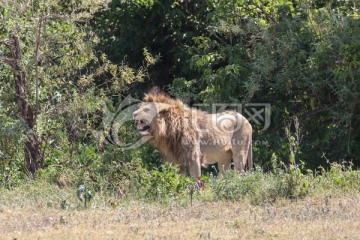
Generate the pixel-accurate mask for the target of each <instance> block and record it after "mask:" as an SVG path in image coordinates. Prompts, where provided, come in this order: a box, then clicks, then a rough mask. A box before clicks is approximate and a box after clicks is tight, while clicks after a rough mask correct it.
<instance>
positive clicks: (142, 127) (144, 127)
mask: <svg viewBox="0 0 360 240" xmlns="http://www.w3.org/2000/svg"><path fill="white" fill-rule="evenodd" d="M137 130H138V131H139V132H140V134H141V135H147V134H149V130H150V124H149V123H148V122H147V121H144V120H138V121H137Z"/></svg>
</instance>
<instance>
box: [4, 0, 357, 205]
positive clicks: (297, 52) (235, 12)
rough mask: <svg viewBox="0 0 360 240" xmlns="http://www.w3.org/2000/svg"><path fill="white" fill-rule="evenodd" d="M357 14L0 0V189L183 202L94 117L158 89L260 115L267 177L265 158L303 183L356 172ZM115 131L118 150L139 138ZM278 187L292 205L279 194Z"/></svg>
mask: <svg viewBox="0 0 360 240" xmlns="http://www.w3.org/2000/svg"><path fill="white" fill-rule="evenodd" d="M359 14H360V12H359V3H358V2H357V1H355V0H341V1H335V0H331V1H323V0H314V1H300V0H292V1H285V0H270V1H269V0H268V1H264V0H232V1H218V0H209V1H191V0H181V1H180V0H162V1H160V0H137V1H125V0H112V1H90V0H89V1H88V0H76V1H73V0H66V1H60V2H59V1H52V0H51V1H26V0H17V1H7V0H5V1H3V3H2V5H1V6H0V22H1V24H0V26H1V27H0V41H2V42H1V44H0V57H1V59H0V60H1V61H0V62H1V64H0V184H1V186H5V187H8V188H11V187H13V186H16V185H18V184H19V183H21V181H22V180H23V179H26V177H27V176H28V175H30V176H31V177H33V178H34V177H36V176H43V177H44V176H45V177H46V178H48V179H49V181H52V182H55V183H57V184H59V185H60V186H63V187H64V186H68V185H69V186H71V185H76V186H79V185H80V184H88V185H89V186H91V188H92V189H94V190H96V191H97V190H101V188H106V189H117V188H119V187H121V188H124V189H128V191H130V190H129V189H137V190H136V191H139V194H140V192H141V194H143V195H147V196H149V195H151V196H152V197H154V198H155V199H157V198H167V197H169V196H173V195H175V193H177V192H181V191H184V189H186V185H187V184H188V182H187V181H188V180H187V179H186V178H182V177H180V176H178V175H177V174H176V172H177V170H176V169H173V166H167V165H165V166H161V157H160V155H159V153H158V152H157V151H156V150H155V149H153V148H152V147H150V146H148V145H143V146H141V147H140V148H137V149H134V150H128V151H123V150H122V148H121V147H119V146H117V145H116V144H115V145H113V144H109V143H114V139H113V138H114V135H111V134H109V133H110V132H109V131H110V129H104V122H103V119H104V109H108V111H110V112H112V113H113V114H117V111H119V110H121V106H122V105H121V104H122V102H123V99H125V97H126V96H127V95H131V96H133V97H135V98H138V99H141V97H142V96H143V94H144V92H146V91H148V89H149V88H150V87H152V86H154V85H159V86H161V87H162V88H164V89H165V90H167V91H169V92H170V94H171V95H172V96H174V97H178V98H181V99H182V100H183V101H184V102H186V103H188V104H189V105H193V104H195V103H219V102H220V103H270V104H271V125H270V128H269V129H267V130H266V131H260V127H259V126H255V125H254V129H255V134H254V139H253V140H254V141H258V142H262V143H267V144H259V145H255V146H254V153H255V154H254V161H255V163H256V164H257V165H259V166H261V167H262V169H263V170H265V171H270V172H271V171H272V170H274V169H277V168H276V167H274V164H273V162H274V161H275V160H276V161H275V162H281V163H283V164H285V165H288V164H298V165H300V166H301V167H302V169H303V170H302V172H303V173H304V171H305V169H308V168H310V169H316V168H317V167H318V166H319V165H322V166H324V167H328V166H329V165H328V164H329V163H331V162H342V161H351V162H352V164H353V165H354V167H358V166H359V164H360V158H359V156H360V150H359V149H360V38H359V36H360V17H359ZM40 19H45V20H44V21H43V22H42V25H41V27H40V28H38V26H39V21H40ZM39 29H40V31H39ZM12 34H17V35H18V36H19V37H20V40H21V51H22V55H23V59H22V62H21V66H22V70H23V71H24V72H25V73H26V90H27V93H28V95H27V98H28V99H27V100H28V102H29V103H30V104H31V105H32V106H36V105H38V106H39V110H38V113H37V114H38V115H37V122H36V126H35V131H36V134H37V136H38V137H39V138H40V139H41V146H40V148H41V154H42V159H41V161H42V162H43V168H44V169H41V170H38V171H37V172H36V173H29V172H27V171H26V168H25V166H24V149H23V144H24V142H25V141H26V140H27V138H28V130H29V129H26V127H25V125H24V123H23V120H22V119H21V117H20V115H19V106H18V103H17V101H16V95H15V88H16V86H15V80H14V75H15V74H16V72H14V71H13V70H12V69H11V68H10V67H9V66H8V65H7V64H6V63H5V60H4V59H5V58H11V57H12V56H11V51H10V50H9V48H8V46H7V45H9V44H10V43H11V42H10V39H11V35H12ZM37 36H39V37H37ZM37 41H39V42H37ZM37 46H38V47H39V53H38V54H37V53H36V47H37ZM36 89H38V90H39V98H38V99H36V95H35V92H36ZM117 127H118V131H117V134H116V136H117V138H118V140H119V141H121V142H132V141H134V140H137V139H138V136H137V133H136V131H135V128H134V126H133V125H132V123H131V122H127V123H126V124H124V125H123V126H117ZM94 131H96V132H98V133H99V132H101V131H103V135H101V134H100V135H101V136H103V138H96V137H95V136H94ZM169 169H170V170H169ZM130 173H132V174H130ZM174 174H175V175H174ZM284 174H285V173H284ZM293 174H295V173H293ZM296 174H297V173H296ZM296 174H295V177H296V176H297V175H296ZM299 174H300V173H299ZM301 174H302V173H301ZM259 176H260V175H259ZM259 176H258V175H256V174H255V175H254V176H252V178H257V177H259ZM299 176H300V175H299ZM261 177H262V176H260V177H259V178H261ZM302 177H305V175H301V178H302ZM280 178H281V177H280ZM219 181H220V180H219ZM222 181H225V183H224V182H221V181H220V182H217V183H216V184H215V183H214V184H215V185H214V189H215V191H217V192H218V194H220V195H221V194H222V192H221V191H224V190H222V189H223V185H221V184H223V183H224V184H225V185H229V184H228V183H226V181H227V180H226V178H225V179H224V180H222ZM246 181H252V180H246ZM259 181H260V182H261V181H262V180H259ZM289 181H290V180H289ZM301 181H302V180H301ZM154 182H159V186H153V185H151V184H152V183H154ZM280 182H281V181H280ZM161 183H163V184H161ZM239 183H241V184H240V185H241V187H243V186H244V187H246V186H247V185H246V184H247V183H246V182H241V181H240V182H237V183H236V184H239ZM136 184H140V185H141V186H142V187H141V188H140V187H139V186H138V185H136ZM274 184H275V185H276V184H277V183H274ZM230 185H231V184H230ZM275 185H274V186H275ZM236 186H238V185H236ZM274 186H272V187H274ZM274 188H276V189H283V190H281V191H283V192H278V194H279V195H282V194H283V195H286V196H291V195H292V194H295V193H293V192H291V191H293V189H294V188H292V187H289V186H283V187H279V188H278V186H277V185H276V186H275V187H274ZM287 188H288V190H287ZM139 189H141V191H140V190H139ZM154 189H156V191H155V190H154ZM241 189H242V188H240V189H239V191H243V193H242V194H245V193H246V191H247V190H246V189H243V190H241ZM252 189H253V188H252ZM289 189H290V190H289ZM304 189H307V186H306V183H305V187H304ZM304 189H303V188H302V187H300V188H299V189H298V190H296V191H298V192H299V193H298V192H297V193H296V194H295V195H301V194H303V192H304V191H305V190H304ZM136 191H135V190H133V192H136ZM154 191H155V192H154ZM289 191H290V192H289ZM141 194H140V195H141ZM225 194H226V193H225ZM235 197H236V196H235ZM270 197H271V196H270Z"/></svg>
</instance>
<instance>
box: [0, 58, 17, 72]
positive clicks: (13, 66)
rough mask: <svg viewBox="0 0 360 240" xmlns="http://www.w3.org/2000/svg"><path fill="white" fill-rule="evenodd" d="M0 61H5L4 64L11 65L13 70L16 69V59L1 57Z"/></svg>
mask: <svg viewBox="0 0 360 240" xmlns="http://www.w3.org/2000/svg"><path fill="white" fill-rule="evenodd" d="M0 60H1V61H3V62H4V63H6V64H8V65H10V67H12V68H13V69H16V61H15V60H14V59H11V58H7V57H4V56H0Z"/></svg>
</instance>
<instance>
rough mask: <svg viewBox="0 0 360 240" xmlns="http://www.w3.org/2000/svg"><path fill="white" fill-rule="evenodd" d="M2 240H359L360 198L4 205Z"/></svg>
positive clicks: (0, 224) (0, 212)
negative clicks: (64, 206) (72, 207)
mask: <svg viewBox="0 0 360 240" xmlns="http://www.w3.org/2000/svg"><path fill="white" fill-rule="evenodd" d="M0 239H97V240H99V239H360V199H359V198H358V197H341V198H339V197H337V198H332V197H330V196H326V197H325V198H307V199H304V200H297V201H291V200H283V201H282V202H277V203H275V204H265V205H262V206H253V205H251V204H249V203H247V202H245V201H243V202H242V201H239V202H195V203H194V204H193V205H192V206H191V205H189V204H187V205H186V206H181V205H165V206H164V205H157V204H144V203H136V202H133V203H127V204H124V205H120V206H118V207H116V208H105V209H88V210H68V211H66V210H62V209H60V208H59V209H55V208H51V207H48V208H44V207H42V208H37V207H26V206H25V207H21V208H6V207H4V206H0Z"/></svg>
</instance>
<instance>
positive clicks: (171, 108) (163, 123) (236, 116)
mask: <svg viewBox="0 0 360 240" xmlns="http://www.w3.org/2000/svg"><path fill="white" fill-rule="evenodd" d="M149 109H150V110H151V111H152V112H153V113H152V114H149V111H150V110H149ZM134 119H135V120H136V121H140V120H147V121H148V122H149V125H150V129H149V132H148V135H149V136H150V141H151V143H152V144H154V145H155V147H157V148H158V149H159V151H160V153H161V154H162V156H163V158H164V160H165V161H166V162H170V163H173V164H176V165H179V166H180V169H181V171H182V172H183V173H185V172H186V171H187V170H188V171H189V172H190V175H191V176H193V177H199V176H200V175H201V166H207V165H209V164H213V163H218V166H219V170H220V173H223V172H224V171H226V170H228V169H229V167H230V163H231V159H232V160H233V162H234V168H235V170H237V171H239V172H242V171H244V169H245V165H246V164H247V167H248V169H250V170H252V166H253V162H252V145H251V142H252V140H251V139H252V127H251V125H250V123H249V122H248V120H247V119H246V118H245V117H244V116H242V115H241V114H240V113H236V112H230V111H229V112H223V113H217V114H209V113H207V112H203V111H200V110H197V109H193V108H189V107H187V106H186V105H185V104H184V103H183V102H182V101H180V100H178V99H172V98H170V97H168V96H167V95H164V94H147V95H145V98H144V103H143V104H142V106H141V107H140V109H138V110H137V111H135V112H134Z"/></svg>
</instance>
